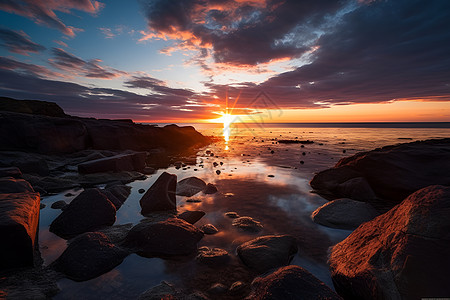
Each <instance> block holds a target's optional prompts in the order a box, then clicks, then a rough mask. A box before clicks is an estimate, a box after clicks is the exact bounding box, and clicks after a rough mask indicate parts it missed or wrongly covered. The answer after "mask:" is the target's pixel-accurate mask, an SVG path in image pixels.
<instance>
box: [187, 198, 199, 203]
mask: <svg viewBox="0 0 450 300" xmlns="http://www.w3.org/2000/svg"><path fill="white" fill-rule="evenodd" d="M186 202H191V203H199V202H202V200H200V199H198V198H191V199H186Z"/></svg>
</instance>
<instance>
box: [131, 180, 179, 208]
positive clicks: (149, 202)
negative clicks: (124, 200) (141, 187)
mask: <svg viewBox="0 0 450 300" xmlns="http://www.w3.org/2000/svg"><path fill="white" fill-rule="evenodd" d="M176 187H177V176H176V175H173V174H169V173H167V172H164V173H162V174H161V175H160V176H159V177H158V179H157V180H156V181H155V183H153V185H152V186H151V187H150V188H149V189H148V190H147V192H146V193H145V194H144V196H142V198H141V200H140V201H139V203H140V204H141V208H142V210H141V214H143V215H146V214H149V213H152V212H155V211H168V210H176V209H177V202H176V198H175V191H176Z"/></svg>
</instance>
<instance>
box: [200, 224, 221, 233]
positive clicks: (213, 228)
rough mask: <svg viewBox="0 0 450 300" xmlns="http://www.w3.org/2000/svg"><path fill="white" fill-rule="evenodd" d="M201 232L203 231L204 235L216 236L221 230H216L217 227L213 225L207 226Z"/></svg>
mask: <svg viewBox="0 0 450 300" xmlns="http://www.w3.org/2000/svg"><path fill="white" fill-rule="evenodd" d="M200 230H201V231H203V233H204V234H216V233H218V232H219V230H218V229H217V228H216V226H214V225H212V224H205V225H202V226H201V227H200Z"/></svg>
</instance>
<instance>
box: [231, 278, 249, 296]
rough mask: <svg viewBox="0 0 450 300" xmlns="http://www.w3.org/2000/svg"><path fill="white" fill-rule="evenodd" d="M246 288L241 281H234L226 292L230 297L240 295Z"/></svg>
mask: <svg viewBox="0 0 450 300" xmlns="http://www.w3.org/2000/svg"><path fill="white" fill-rule="evenodd" d="M246 287H247V285H246V284H245V283H243V282H242V281H236V282H233V284H232V285H231V286H230V288H229V289H228V291H229V292H230V294H231V295H240V294H242V293H243V292H244V291H245V288H246Z"/></svg>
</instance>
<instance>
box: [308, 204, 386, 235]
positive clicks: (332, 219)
mask: <svg viewBox="0 0 450 300" xmlns="http://www.w3.org/2000/svg"><path fill="white" fill-rule="evenodd" d="M378 215H379V213H378V212H377V210H376V209H375V208H373V206H372V205H370V204H369V203H366V202H361V201H355V200H352V199H347V198H342V199H337V200H333V201H330V202H328V203H325V204H324V205H322V206H321V207H319V208H318V209H316V210H315V211H314V212H313V213H312V215H311V218H312V220H313V221H314V222H316V223H317V224H321V225H324V226H327V227H332V228H339V229H350V230H352V229H355V228H357V227H358V226H359V225H361V224H362V223H364V222H368V221H370V220H372V219H373V218H375V217H377V216H378Z"/></svg>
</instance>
